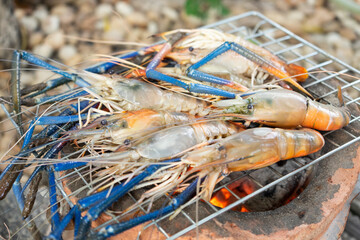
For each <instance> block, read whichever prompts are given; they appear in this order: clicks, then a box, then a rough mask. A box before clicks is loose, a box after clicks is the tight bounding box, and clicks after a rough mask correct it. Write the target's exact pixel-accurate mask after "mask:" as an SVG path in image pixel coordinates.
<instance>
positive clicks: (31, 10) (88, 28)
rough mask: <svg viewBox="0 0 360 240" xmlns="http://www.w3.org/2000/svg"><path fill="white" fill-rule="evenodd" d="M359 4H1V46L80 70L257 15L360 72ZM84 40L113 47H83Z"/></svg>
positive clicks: (182, 0) (38, 0)
mask: <svg viewBox="0 0 360 240" xmlns="http://www.w3.org/2000/svg"><path fill="white" fill-rule="evenodd" d="M359 3H360V1H359V0H277V1H258V0H243V1H236V0H178V1H166V0H156V1H143V0H132V1H130V0H127V1H119V0H63V1H60V0H15V1H12V0H1V4H2V5H1V6H0V11H1V12H0V16H1V18H2V19H1V20H0V21H1V22H0V27H1V28H0V33H1V34H0V43H1V46H2V47H15V48H22V49H26V50H30V51H32V52H34V53H37V54H39V55H42V56H44V57H50V58H53V59H56V60H60V61H61V62H64V63H65V64H67V65H74V64H76V63H78V62H80V61H83V60H84V59H86V58H87V57H88V56H89V55H91V54H93V53H101V54H108V53H112V52H114V51H118V50H120V49H122V47H121V46H119V45H117V44H115V42H116V41H126V42H129V41H131V42H141V43H149V42H151V41H152V38H149V37H150V36H151V35H153V34H156V33H160V32H164V31H168V30H171V29H177V28H197V27H199V26H203V25H206V24H209V23H213V22H216V21H218V20H220V19H224V18H226V17H230V16H234V15H238V14H241V13H244V12H247V11H252V10H255V11H259V12H261V13H263V14H264V15H265V16H267V17H269V18H270V19H272V20H274V21H275V22H277V23H279V24H281V25H283V26H285V27H286V28H288V29H289V30H290V31H292V32H294V33H295V34H297V35H299V36H301V37H303V38H305V39H306V40H308V41H309V42H311V43H313V44H315V45H317V46H319V47H321V48H322V49H323V50H325V51H326V52H328V53H330V54H332V55H334V56H336V57H337V58H339V59H341V60H343V61H345V62H346V63H349V64H350V65H352V66H354V67H356V68H359V67H360V61H359V60H360V51H359V49H360V41H359V35H360V5H359ZM80 38H81V39H83V40H85V39H88V40H102V41H110V42H112V44H111V45H110V44H100V43H91V42H85V41H79V40H77V39H80ZM6 55H9V54H8V53H7V54H5V56H6ZM2 57H4V56H2Z"/></svg>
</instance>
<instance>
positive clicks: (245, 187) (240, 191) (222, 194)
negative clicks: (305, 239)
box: [210, 178, 305, 212]
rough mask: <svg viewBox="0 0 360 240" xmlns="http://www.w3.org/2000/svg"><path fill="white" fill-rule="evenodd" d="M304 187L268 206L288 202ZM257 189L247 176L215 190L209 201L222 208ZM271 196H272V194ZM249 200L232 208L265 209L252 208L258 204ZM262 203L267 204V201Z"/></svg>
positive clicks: (236, 209)
mask: <svg viewBox="0 0 360 240" xmlns="http://www.w3.org/2000/svg"><path fill="white" fill-rule="evenodd" d="M304 188H305V186H304V187H298V188H297V189H296V191H294V192H293V193H291V194H290V195H287V196H286V197H285V198H279V201H280V205H274V208H270V209H275V208H277V207H279V206H281V205H286V204H288V203H289V202H291V201H292V200H293V199H295V198H296V197H297V196H299V194H300V193H301V192H302V191H303V190H304ZM257 189H259V187H258V185H256V184H255V183H254V182H253V181H252V180H250V179H249V178H242V179H240V180H238V181H235V182H233V183H230V184H229V185H227V188H222V189H220V190H219V191H217V192H215V193H214V194H213V197H212V198H211V200H210V203H211V204H213V205H214V206H216V207H220V208H224V207H226V206H229V205H230V204H232V203H234V202H236V201H237V200H238V198H237V197H239V198H243V197H245V196H247V195H249V194H250V193H252V192H254V191H256V190H257ZM235 195H236V196H237V197H236V196H235ZM268 197H269V196H268ZM271 197H274V196H273V195H272V196H271ZM251 201H253V200H250V202H251ZM250 202H245V203H244V204H242V205H239V206H236V207H234V208H233V209H232V210H234V211H239V212H252V211H266V210H264V209H262V208H257V207H256V208H254V206H258V205H257V204H256V203H252V202H251V203H250ZM263 204H265V205H268V203H267V202H266V203H263Z"/></svg>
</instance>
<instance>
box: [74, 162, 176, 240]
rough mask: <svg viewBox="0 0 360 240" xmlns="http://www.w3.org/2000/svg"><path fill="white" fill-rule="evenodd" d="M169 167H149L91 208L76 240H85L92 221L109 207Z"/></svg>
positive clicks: (83, 220)
mask: <svg viewBox="0 0 360 240" xmlns="http://www.w3.org/2000/svg"><path fill="white" fill-rule="evenodd" d="M176 161H180V158H175V159H171V160H168V161H164V162H163V163H169V162H176ZM164 166H167V164H154V165H151V166H149V167H147V168H146V169H145V170H144V171H143V172H142V173H140V174H139V175H137V176H136V177H134V178H133V179H132V180H130V181H129V182H128V183H127V184H125V185H123V186H122V187H120V188H118V189H116V191H112V193H111V195H110V196H109V197H108V198H106V199H105V200H103V201H102V202H101V204H99V205H96V206H94V207H91V208H90V209H89V210H88V212H87V213H86V215H85V216H84V217H82V219H81V222H80V225H79V229H78V231H77V232H78V236H75V237H76V239H85V238H86V237H87V235H88V233H89V231H90V225H91V221H93V220H96V219H97V218H98V217H99V216H100V214H101V213H103V212H104V211H105V210H106V209H107V208H108V207H110V206H111V204H113V203H114V202H115V201H117V200H118V199H119V198H121V197H122V196H124V195H125V194H126V193H127V192H129V191H130V190H131V189H132V188H133V187H135V186H136V185H137V184H138V183H140V182H141V181H142V180H144V179H145V178H146V177H148V176H151V175H152V174H153V173H155V172H156V171H157V170H158V169H160V168H162V167H164Z"/></svg>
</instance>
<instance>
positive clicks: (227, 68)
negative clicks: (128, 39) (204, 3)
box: [129, 29, 310, 95]
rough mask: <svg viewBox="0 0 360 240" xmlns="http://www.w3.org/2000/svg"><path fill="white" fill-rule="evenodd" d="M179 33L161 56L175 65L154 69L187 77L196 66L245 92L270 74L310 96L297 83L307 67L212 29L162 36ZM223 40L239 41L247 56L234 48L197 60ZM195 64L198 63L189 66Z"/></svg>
mask: <svg viewBox="0 0 360 240" xmlns="http://www.w3.org/2000/svg"><path fill="white" fill-rule="evenodd" d="M181 33H182V34H187V35H186V36H184V37H182V38H180V39H179V40H178V41H175V42H174V43H171V51H168V52H167V53H166V54H165V55H164V57H166V58H169V59H172V60H174V61H175V62H176V63H178V65H177V66H175V67H159V68H157V70H158V71H160V72H161V73H163V74H166V75H171V76H174V77H176V76H179V75H182V76H184V75H188V76H190V75H191V72H192V71H193V70H195V69H196V70H198V71H200V72H203V73H205V74H208V75H207V76H209V75H214V76H216V77H220V78H223V79H227V80H230V81H231V83H229V84H226V86H228V87H230V88H234V89H236V90H240V91H247V90H248V88H249V87H251V86H252V81H251V80H252V79H255V83H256V84H257V85H262V84H263V83H264V81H266V80H269V79H271V76H276V77H278V78H280V79H283V80H284V81H286V82H287V83H288V84H290V85H291V86H292V87H295V89H297V90H299V91H301V92H303V93H305V94H307V95H310V94H309V93H308V92H307V91H306V90H305V89H303V88H302V87H301V86H300V85H299V84H298V83H297V82H296V81H299V82H303V81H305V80H306V79H307V77H308V74H307V70H306V69H305V68H303V67H301V66H298V65H295V64H286V63H285V62H284V61H282V60H281V59H279V58H278V57H277V56H275V55H273V54H272V53H271V52H269V51H267V50H266V49H264V48H261V47H259V46H257V45H255V44H253V43H251V42H249V41H246V40H244V39H242V38H241V37H239V36H235V35H232V34H228V33H223V32H220V31H217V30H214V29H197V30H174V31H170V32H166V33H162V34H161V35H162V36H165V35H175V34H181ZM170 41H171V40H170ZM224 43H235V44H238V45H240V46H241V47H244V48H245V49H246V51H249V52H247V53H244V54H245V55H246V57H244V56H242V55H240V54H239V53H237V52H235V51H225V52H222V53H220V54H219V55H216V57H214V58H213V59H211V60H210V61H204V63H200V62H201V61H203V59H204V58H205V57H207V56H209V54H212V53H213V52H215V51H216V49H218V48H219V47H220V46H221V45H222V44H224ZM166 44H167V43H165V44H160V45H155V46H152V47H149V48H148V49H146V50H145V52H152V51H156V52H160V51H161V49H163V48H167V45H166ZM194 64H196V65H197V66H196V67H195V68H194V69H192V68H193V65H194ZM142 74H145V72H144V71H134V72H133V73H132V74H130V75H129V76H139V75H142ZM189 74H190V75H189ZM293 75H295V76H294V79H293V78H292V77H291V76H293ZM190 77H192V76H190ZM195 79H196V77H195ZM295 80H296V81H295ZM204 81H206V80H204ZM282 86H284V87H288V86H286V85H285V84H282Z"/></svg>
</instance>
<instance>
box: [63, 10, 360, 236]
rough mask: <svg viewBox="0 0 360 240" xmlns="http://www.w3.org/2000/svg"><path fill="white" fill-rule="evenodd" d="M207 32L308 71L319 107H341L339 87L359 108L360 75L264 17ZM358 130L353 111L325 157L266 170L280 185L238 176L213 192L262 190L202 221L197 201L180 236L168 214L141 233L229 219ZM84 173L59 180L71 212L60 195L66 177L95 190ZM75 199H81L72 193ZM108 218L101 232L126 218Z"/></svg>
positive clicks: (329, 136)
mask: <svg viewBox="0 0 360 240" xmlns="http://www.w3.org/2000/svg"><path fill="white" fill-rule="evenodd" d="M204 28H213V29H217V30H220V31H223V32H227V33H231V34H234V35H238V36H241V37H243V38H245V39H247V40H249V41H251V42H254V43H256V44H258V45H259V46H262V47H263V48H265V49H267V50H269V51H271V52H273V53H275V54H276V55H277V56H278V57H280V58H281V59H283V60H284V61H286V62H287V63H295V64H298V65H301V66H304V67H306V68H307V69H308V71H309V78H308V79H307V80H306V82H305V83H304V84H303V86H305V88H306V89H307V90H308V91H309V92H310V93H311V94H312V95H313V96H314V97H315V98H317V99H319V100H320V101H322V102H324V103H329V104H334V105H336V104H338V100H337V98H336V93H337V91H338V88H337V87H338V86H341V88H342V92H343V96H344V100H345V103H346V105H347V106H348V107H349V108H350V109H353V108H358V107H359V105H360V89H359V88H360V80H359V77H360V72H359V71H358V70H356V69H354V68H353V67H351V66H349V65H347V64H346V63H344V62H342V61H340V60H338V59H336V58H335V57H333V56H331V55H328V54H327V53H326V52H324V51H323V50H321V49H319V48H317V47H316V46H314V45H312V44H310V43H308V42H307V41H305V40H304V39H302V38H300V37H298V36H296V35H295V34H293V33H291V32H290V31H288V30H287V29H285V28H283V27H281V26H280V25H278V24H276V23H274V22H273V21H271V20H269V19H268V18H266V17H265V16H263V15H261V14H260V13H257V12H248V13H245V14H242V15H239V16H236V17H232V18H229V19H226V20H223V21H220V22H217V23H214V24H211V25H208V26H205V27H204ZM359 124H360V115H359V113H358V112H356V111H352V114H351V120H350V124H349V125H348V126H347V127H345V128H343V129H340V130H337V131H330V132H327V133H324V137H325V140H326V145H328V146H327V148H326V149H327V151H326V152H323V153H322V155H321V156H320V157H317V158H313V159H309V158H305V160H306V161H304V159H294V160H293V161H294V163H295V164H296V166H297V168H296V169H295V170H294V171H292V172H290V173H288V174H286V175H283V174H281V173H280V172H279V171H277V170H276V169H274V168H273V167H271V166H270V167H267V168H266V171H272V172H274V174H275V175H277V179H276V180H274V181H272V182H270V183H267V184H266V185H263V184H261V183H260V181H258V180H257V179H255V178H254V177H253V175H252V173H253V172H255V171H260V170H261V169H259V170H251V171H246V172H242V173H239V174H238V177H237V178H235V179H232V180H231V181H227V182H226V183H223V182H220V184H218V185H217V187H216V189H215V191H217V190H219V189H221V188H227V190H228V191H229V192H230V193H232V194H234V193H233V192H232V191H231V189H229V188H228V186H229V184H231V183H232V182H234V181H237V180H239V179H241V178H244V177H248V178H250V179H252V181H253V182H254V183H255V184H257V185H258V187H259V189H257V190H256V191H254V192H252V193H251V194H249V195H247V196H245V197H242V198H241V197H239V196H237V195H236V194H234V197H235V198H236V199H237V201H235V202H234V203H232V204H230V205H228V206H227V207H225V208H222V209H221V208H217V207H214V206H213V205H212V204H211V203H209V202H207V203H208V205H209V206H210V208H211V209H212V211H213V212H212V213H211V214H209V215H208V216H207V217H205V218H202V219H196V218H195V217H194V216H190V215H189V214H188V213H187V212H186V211H185V210H186V208H187V206H189V205H191V204H196V202H194V201H193V202H189V203H187V204H185V206H183V208H182V209H183V210H181V211H180V213H179V214H181V215H182V216H184V217H185V219H187V221H188V223H187V224H186V227H185V228H183V229H179V230H178V231H177V232H176V233H169V232H168V231H167V230H166V229H165V228H163V226H162V225H163V222H164V221H167V219H168V218H169V215H170V214H169V215H167V216H163V217H161V218H159V219H157V220H154V221H152V222H150V223H148V224H147V225H146V226H144V227H143V228H142V230H145V229H146V228H149V227H151V226H153V225H155V226H156V227H157V229H158V230H159V232H160V233H161V234H163V235H164V237H165V238H167V239H175V238H177V237H180V236H182V235H184V234H185V233H187V232H189V231H191V230H193V229H195V228H196V227H197V226H200V225H201V224H203V223H206V222H207V221H210V220H211V219H213V218H215V217H217V216H219V215H220V214H223V213H225V212H226V211H228V210H230V209H232V208H234V207H235V206H238V205H240V204H242V203H244V202H245V201H247V200H248V199H250V198H252V197H254V196H255V195H257V194H259V193H261V192H263V191H266V190H267V189H269V188H271V187H273V186H275V185H276V184H278V183H280V182H281V181H284V180H285V179H287V178H289V177H291V176H293V175H295V174H297V173H299V172H301V171H303V170H305V169H307V168H309V167H310V166H313V165H315V164H316V163H318V162H319V161H321V160H323V159H325V158H326V157H328V156H330V155H332V154H334V153H335V152H337V151H340V150H343V149H344V148H346V147H347V146H349V145H351V144H353V143H355V142H356V141H359V140H360V136H359V134H358V132H357V131H355V130H356V129H358V128H359V126H360V125H359ZM86 168H87V167H83V168H79V169H76V170H75V171H72V172H71V173H69V174H67V175H65V176H61V177H60V176H58V178H57V186H58V188H59V189H60V192H61V194H62V195H64V198H65V199H66V200H67V201H68V202H69V204H70V205H71V206H72V203H71V201H70V200H69V197H71V196H68V195H67V194H66V193H65V191H64V190H63V189H62V184H61V181H62V179H63V178H64V177H70V178H73V179H74V178H75V177H74V176H77V177H79V178H80V179H81V180H82V181H83V184H84V186H85V188H87V189H88V190H91V183H90V182H89V181H88V180H86V179H85V178H83V176H82V170H84V169H86ZM262 171H263V170H262ZM72 175H73V176H72ZM72 194H77V193H76V192H73V193H72ZM127 197H128V198H129V199H131V200H133V201H134V202H135V201H136V200H137V199H138V198H137V196H134V195H133V194H132V193H131V194H129V195H128V196H127ZM164 198H165V199H167V200H168V201H170V199H171V198H170V197H169V196H164ZM146 204H147V203H144V204H142V205H141V206H140V207H139V209H134V210H133V212H136V211H139V212H142V213H146V212H147V210H148V208H147V205H146ZM108 214H111V219H110V220H109V221H108V222H106V223H104V224H102V225H101V226H98V227H97V229H99V228H100V227H103V226H105V225H108V224H111V223H116V222H119V221H121V219H122V217H123V216H122V215H121V214H112V213H108ZM140 234H141V232H139V235H138V236H140Z"/></svg>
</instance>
